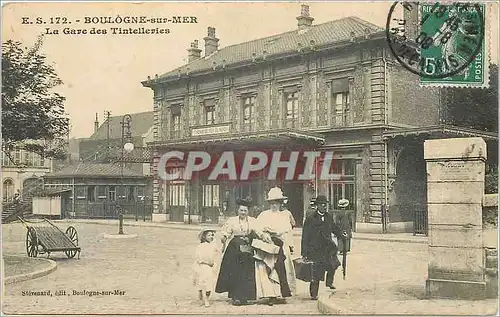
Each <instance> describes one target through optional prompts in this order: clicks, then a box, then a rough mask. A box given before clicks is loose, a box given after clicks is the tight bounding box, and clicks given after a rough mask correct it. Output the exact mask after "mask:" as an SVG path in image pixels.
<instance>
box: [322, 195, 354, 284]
mask: <svg viewBox="0 0 500 317" xmlns="http://www.w3.org/2000/svg"><path fill="white" fill-rule="evenodd" d="M348 206H349V200H347V199H341V200H339V202H338V204H337V207H338V208H339V210H337V211H335V212H332V216H333V221H334V223H335V225H336V226H337V228H338V230H340V233H341V234H342V235H341V236H338V235H337V234H335V237H336V240H337V248H338V251H339V253H340V254H343V252H344V244H345V245H346V251H347V252H349V251H350V250H351V238H352V228H353V226H352V218H351V215H350V213H349V212H348V211H347V210H346V208H347V207H348ZM347 252H346V253H347ZM335 271H336V270H335V269H334V270H327V274H326V285H327V286H328V287H330V288H331V289H335V286H333V279H334V277H335Z"/></svg>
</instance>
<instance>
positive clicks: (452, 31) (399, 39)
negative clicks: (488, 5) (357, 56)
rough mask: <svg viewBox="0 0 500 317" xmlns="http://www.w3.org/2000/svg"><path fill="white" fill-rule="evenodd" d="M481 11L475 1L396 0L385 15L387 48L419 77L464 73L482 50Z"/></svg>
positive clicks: (438, 76) (438, 77) (482, 26)
mask: <svg viewBox="0 0 500 317" xmlns="http://www.w3.org/2000/svg"><path fill="white" fill-rule="evenodd" d="M398 7H399V8H398ZM397 10H399V12H400V11H401V10H403V18H399V17H396V12H397ZM484 12H485V11H484V5H481V4H477V3H448V4H445V3H435V4H433V3H418V2H399V1H397V2H395V3H394V4H393V5H392V6H391V9H390V11H389V15H388V17H387V23H386V37H387V42H388V43H389V48H390V50H391V52H392V54H393V55H394V57H395V58H396V60H397V61H398V62H399V63H401V65H402V66H403V67H405V68H406V69H408V70H409V71H411V72H412V73H414V74H417V75H419V76H420V77H421V78H433V79H441V78H449V77H451V76H454V75H457V74H463V73H465V76H466V77H467V76H468V72H469V66H470V65H471V63H472V62H473V61H474V60H475V59H476V56H478V54H479V55H481V52H482V50H484V34H485V23H484ZM408 17H412V18H408ZM412 33H413V34H412Z"/></svg>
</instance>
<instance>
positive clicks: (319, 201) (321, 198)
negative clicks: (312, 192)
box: [314, 195, 328, 205]
mask: <svg viewBox="0 0 500 317" xmlns="http://www.w3.org/2000/svg"><path fill="white" fill-rule="evenodd" d="M314 204H316V205H318V204H328V199H326V196H325V195H319V196H318V197H316V200H315V201H314Z"/></svg>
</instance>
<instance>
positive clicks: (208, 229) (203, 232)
mask: <svg viewBox="0 0 500 317" xmlns="http://www.w3.org/2000/svg"><path fill="white" fill-rule="evenodd" d="M208 231H212V232H213V233H215V232H216V231H215V229H213V228H203V229H201V231H200V232H199V233H198V239H199V240H200V241H201V238H203V235H204V234H205V232H208Z"/></svg>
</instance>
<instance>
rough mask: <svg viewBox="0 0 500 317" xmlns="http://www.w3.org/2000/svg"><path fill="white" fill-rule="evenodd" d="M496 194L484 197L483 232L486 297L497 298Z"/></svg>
mask: <svg viewBox="0 0 500 317" xmlns="http://www.w3.org/2000/svg"><path fill="white" fill-rule="evenodd" d="M497 218H498V194H488V195H484V199H483V230H484V252H485V264H484V267H485V272H484V275H485V280H486V295H487V296H488V297H489V298H497V297H498V245H497V242H498V241H497V234H498V221H497V220H498V219H497Z"/></svg>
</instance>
